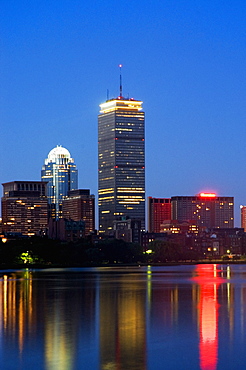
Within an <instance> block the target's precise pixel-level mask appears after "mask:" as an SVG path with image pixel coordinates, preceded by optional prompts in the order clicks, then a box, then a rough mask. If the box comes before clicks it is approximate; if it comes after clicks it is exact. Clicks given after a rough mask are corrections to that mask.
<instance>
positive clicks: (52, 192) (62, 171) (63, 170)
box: [41, 145, 78, 219]
mask: <svg viewBox="0 0 246 370" xmlns="http://www.w3.org/2000/svg"><path fill="white" fill-rule="evenodd" d="M41 180H42V181H47V182H48V184H47V196H48V203H49V217H52V218H54V219H59V218H61V217H62V200H63V199H64V198H65V197H66V196H67V195H68V191H69V190H76V189H78V170H77V168H76V165H75V163H74V159H73V158H72V157H71V155H70V153H69V151H68V150H67V149H66V148H64V147H62V146H61V145H57V146H56V148H54V149H52V150H51V151H50V152H49V154H48V158H46V159H45V162H44V165H43V167H42V171H41Z"/></svg>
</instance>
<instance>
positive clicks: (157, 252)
mask: <svg viewBox="0 0 246 370" xmlns="http://www.w3.org/2000/svg"><path fill="white" fill-rule="evenodd" d="M149 249H150V250H152V253H149V254H147V253H143V250H142V247H141V246H140V245H139V244H134V243H127V242H125V241H123V240H119V239H105V240H99V241H98V242H96V243H93V242H92V241H91V240H87V239H80V240H78V241H77V242H74V243H66V242H61V241H59V240H53V239H48V238H45V237H42V238H41V237H31V238H20V239H15V240H8V241H7V242H6V243H1V242H0V265H1V266H2V267H3V266H12V265H20V264H21V265H22V264H36V265H62V266H90V265H101V264H115V263H124V264H135V263H165V262H173V261H174V262H178V261H184V260H194V261H195V260H198V259H199V258H200V257H201V256H200V255H199V254H198V253H196V252H194V251H185V250H184V249H183V248H182V246H180V245H178V244H174V243H171V242H163V241H154V242H152V243H150V244H149Z"/></svg>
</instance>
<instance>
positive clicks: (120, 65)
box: [119, 64, 122, 98]
mask: <svg viewBox="0 0 246 370" xmlns="http://www.w3.org/2000/svg"><path fill="white" fill-rule="evenodd" d="M119 68H120V98H122V76H121V68H122V64H119Z"/></svg>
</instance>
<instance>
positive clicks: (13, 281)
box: [0, 264, 246, 370]
mask: <svg viewBox="0 0 246 370" xmlns="http://www.w3.org/2000/svg"><path fill="white" fill-rule="evenodd" d="M245 302H246V268H245V267H243V266H233V267H232V266H231V267H230V266H226V265H224V266H223V265H221V266H220V265H212V264H211V265H197V266H190V267H189V266H183V267H182V266H176V267H169V268H168V267H158V268H155V267H146V268H145V267H142V268H139V269H137V270H136V269H135V270H134V271H132V270H131V269H128V271H125V270H124V271H122V269H121V268H117V269H110V268H109V269H108V270H107V269H104V268H103V269H94V270H93V271H92V272H91V273H88V272H86V273H82V272H78V273H77V272H71V271H66V270H65V269H64V270H63V269H61V270H60V271H59V270H58V271H57V270H55V271H53V270H50V271H48V269H47V270H45V271H41V272H37V271H33V272H32V271H29V270H23V271H16V272H8V273H4V272H3V274H2V277H1V278H0V334H1V336H0V340H1V342H0V344H1V345H0V363H5V364H7V361H10V362H11V361H12V362H11V364H10V365H9V363H8V366H9V368H35V366H34V364H36V363H37V364H38V365H37V369H44V368H45V369H47V370H54V369H59V370H73V369H76V368H83V366H84V365H85V364H86V366H87V364H88V366H87V368H91V369H101V370H125V369H134V370H146V369H148V368H162V366H164V365H165V367H166V368H182V366H183V368H188V366H189V364H190V362H191V361H192V362H193V367H192V369H198V368H199V367H200V369H201V370H216V369H217V367H218V364H219V366H220V367H221V368H222V367H223V364H225V365H226V366H227V361H228V359H229V361H234V359H235V361H236V360H237V355H238V357H239V356H243V355H242V354H243V353H244V348H245V332H246V309H245V307H246V304H245ZM177 354H178V355H177ZM244 357H245V358H246V356H244ZM30 361H33V362H32V363H31V366H29V365H30ZM13 364H14V365H13ZM15 364H16V365H15ZM199 364H200V366H199ZM6 366H7V365H6ZM11 366H12V367H11ZM14 366H16V367H14ZM226 366H225V367H224V368H226ZM6 368H7V367H6ZM235 368H236V366H235ZM238 368H242V367H238Z"/></svg>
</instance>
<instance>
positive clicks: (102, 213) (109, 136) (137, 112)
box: [98, 94, 145, 235]
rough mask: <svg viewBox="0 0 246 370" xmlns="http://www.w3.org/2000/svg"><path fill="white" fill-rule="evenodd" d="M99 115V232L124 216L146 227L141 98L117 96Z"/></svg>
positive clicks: (110, 228)
mask: <svg viewBox="0 0 246 370" xmlns="http://www.w3.org/2000/svg"><path fill="white" fill-rule="evenodd" d="M100 107H101V111H100V114H99V116H98V171H99V175H98V176H99V194H98V204H99V232H101V233H105V234H106V235H109V234H112V233H113V221H114V220H117V219H121V218H122V216H124V217H129V218H130V219H138V220H141V227H142V229H145V143H144V112H143V111H142V101H139V100H135V99H133V98H130V99H125V98H123V97H122V95H121V94H120V96H118V97H117V98H115V99H110V100H107V101H106V102H105V103H103V104H101V105H100Z"/></svg>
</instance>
